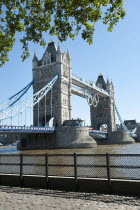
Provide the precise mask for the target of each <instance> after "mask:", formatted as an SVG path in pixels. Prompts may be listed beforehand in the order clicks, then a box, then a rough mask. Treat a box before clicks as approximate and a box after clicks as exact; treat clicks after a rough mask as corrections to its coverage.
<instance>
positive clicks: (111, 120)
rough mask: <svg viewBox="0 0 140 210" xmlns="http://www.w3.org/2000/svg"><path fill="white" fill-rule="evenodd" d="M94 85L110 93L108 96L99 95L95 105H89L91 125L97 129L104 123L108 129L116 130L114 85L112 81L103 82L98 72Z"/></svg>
mask: <svg viewBox="0 0 140 210" xmlns="http://www.w3.org/2000/svg"><path fill="white" fill-rule="evenodd" d="M96 85H97V86H98V87H100V88H102V89H104V90H106V91H108V93H109V94H110V97H101V96H100V97H99V98H100V101H99V103H98V105H97V107H93V106H91V108H90V114H91V126H92V128H94V129H97V130H99V129H100V126H101V125H103V124H105V125H107V127H108V130H109V131H115V130H116V122H115V107H114V86H113V83H112V82H109V80H107V82H105V80H104V78H103V75H102V74H100V75H99V76H98V79H97V81H96Z"/></svg>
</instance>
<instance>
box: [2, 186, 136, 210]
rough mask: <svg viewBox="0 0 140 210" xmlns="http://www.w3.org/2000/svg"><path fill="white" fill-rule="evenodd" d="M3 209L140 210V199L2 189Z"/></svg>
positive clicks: (16, 188) (10, 188) (14, 188)
mask: <svg viewBox="0 0 140 210" xmlns="http://www.w3.org/2000/svg"><path fill="white" fill-rule="evenodd" d="M0 209H7V210H53V209H57V210H68V209H71V210H77V209H80V210H85V209H88V210H92V209H94V210H100V209H104V210H108V209H110V210H115V209H116V210H117V209H118V210H139V209H140V197H130V196H120V195H107V194H96V193H79V192H63V191H55V190H46V189H31V188H18V187H5V186H0Z"/></svg>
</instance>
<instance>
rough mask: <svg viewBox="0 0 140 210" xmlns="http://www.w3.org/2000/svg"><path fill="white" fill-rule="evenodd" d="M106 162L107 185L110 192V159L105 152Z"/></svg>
mask: <svg viewBox="0 0 140 210" xmlns="http://www.w3.org/2000/svg"><path fill="white" fill-rule="evenodd" d="M106 164H107V179H108V185H109V190H110V192H111V191H112V189H111V180H110V161H109V154H108V153H106Z"/></svg>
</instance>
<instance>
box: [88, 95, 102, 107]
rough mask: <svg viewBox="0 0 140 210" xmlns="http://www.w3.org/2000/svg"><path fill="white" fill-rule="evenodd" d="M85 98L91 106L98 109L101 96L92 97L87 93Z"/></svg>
mask: <svg viewBox="0 0 140 210" xmlns="http://www.w3.org/2000/svg"><path fill="white" fill-rule="evenodd" d="M85 97H86V99H87V102H88V105H89V106H94V107H97V105H98V103H99V96H98V95H97V94H95V95H91V94H90V92H88V91H86V92H85Z"/></svg>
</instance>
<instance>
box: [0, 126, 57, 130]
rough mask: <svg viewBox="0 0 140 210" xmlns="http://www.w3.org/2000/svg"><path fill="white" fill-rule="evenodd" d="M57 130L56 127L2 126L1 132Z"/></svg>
mask: <svg viewBox="0 0 140 210" xmlns="http://www.w3.org/2000/svg"><path fill="white" fill-rule="evenodd" d="M7 129H8V130H55V128H54V127H49V126H48V127H38V126H14V125H13V126H11V125H1V126H0V130H7Z"/></svg>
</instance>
